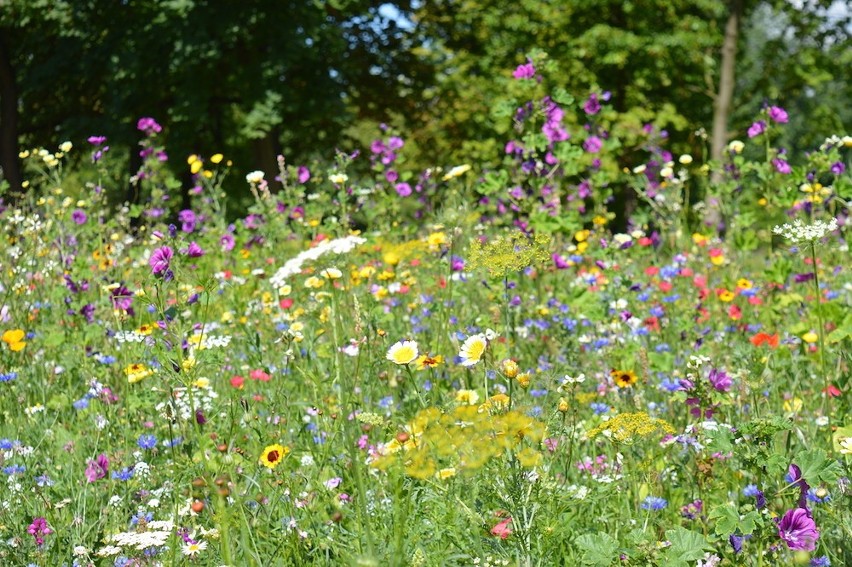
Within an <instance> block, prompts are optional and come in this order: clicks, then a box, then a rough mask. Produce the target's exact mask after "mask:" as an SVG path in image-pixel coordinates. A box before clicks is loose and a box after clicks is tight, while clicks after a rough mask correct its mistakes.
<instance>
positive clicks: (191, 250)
mask: <svg viewBox="0 0 852 567" xmlns="http://www.w3.org/2000/svg"><path fill="white" fill-rule="evenodd" d="M184 252H185V253H186V255H187V256H189V257H190V258H200V257H202V256H204V250H202V249H201V246H199V245H198V243H197V242H195V241H194V240H193V241H192V242H190V243H189V246H187V247H186V250H184Z"/></svg>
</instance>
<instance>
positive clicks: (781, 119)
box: [769, 106, 789, 124]
mask: <svg viewBox="0 0 852 567" xmlns="http://www.w3.org/2000/svg"><path fill="white" fill-rule="evenodd" d="M769 119H770V120H772V121H773V122H776V123H778V124H786V123H787V120H788V119H789V117H788V116H787V111H786V110H784V109H783V108H781V107H780V106H770V107H769Z"/></svg>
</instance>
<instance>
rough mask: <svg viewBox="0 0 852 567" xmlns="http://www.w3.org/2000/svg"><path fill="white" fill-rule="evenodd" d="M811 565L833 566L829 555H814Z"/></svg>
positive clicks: (812, 566)
mask: <svg viewBox="0 0 852 567" xmlns="http://www.w3.org/2000/svg"><path fill="white" fill-rule="evenodd" d="M809 565H810V566H811V567H831V559H829V558H828V555H823V556H822V557H814V558H813V559H811V562H810V564H809Z"/></svg>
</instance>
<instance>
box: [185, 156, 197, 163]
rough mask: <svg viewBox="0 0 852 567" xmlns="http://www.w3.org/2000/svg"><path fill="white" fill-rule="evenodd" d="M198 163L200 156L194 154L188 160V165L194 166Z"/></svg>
mask: <svg viewBox="0 0 852 567" xmlns="http://www.w3.org/2000/svg"><path fill="white" fill-rule="evenodd" d="M197 161H198V156H197V155H196V154H192V155H191V156H189V157H188V158H186V165H192V164H194V163H195V162H197Z"/></svg>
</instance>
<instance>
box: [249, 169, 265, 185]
mask: <svg viewBox="0 0 852 567" xmlns="http://www.w3.org/2000/svg"><path fill="white" fill-rule="evenodd" d="M246 181H247V182H249V183H251V184H252V185H256V184H258V183H260V182H261V181H263V172H262V171H260V170H257V171H252V172H251V173H249V174H248V175H246Z"/></svg>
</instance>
